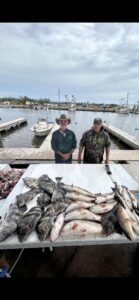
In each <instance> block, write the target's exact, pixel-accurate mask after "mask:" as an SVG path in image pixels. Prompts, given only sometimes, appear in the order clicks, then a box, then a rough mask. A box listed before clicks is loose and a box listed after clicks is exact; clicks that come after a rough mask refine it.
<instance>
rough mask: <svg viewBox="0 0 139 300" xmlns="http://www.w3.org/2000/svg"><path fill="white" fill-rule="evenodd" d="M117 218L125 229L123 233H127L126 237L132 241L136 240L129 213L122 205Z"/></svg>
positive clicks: (119, 207)
mask: <svg viewBox="0 0 139 300" xmlns="http://www.w3.org/2000/svg"><path fill="white" fill-rule="evenodd" d="M117 217H118V221H119V224H120V226H121V228H122V229H123V231H124V232H125V234H126V236H127V237H128V238H129V239H130V240H134V233H133V229H132V222H131V219H130V218H129V216H128V214H127V211H126V210H125V209H124V208H123V207H122V206H121V205H118V208H117Z"/></svg>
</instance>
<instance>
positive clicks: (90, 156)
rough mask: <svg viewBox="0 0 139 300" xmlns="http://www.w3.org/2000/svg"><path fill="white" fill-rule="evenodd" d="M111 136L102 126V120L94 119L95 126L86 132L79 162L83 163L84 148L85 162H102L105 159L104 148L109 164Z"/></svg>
mask: <svg viewBox="0 0 139 300" xmlns="http://www.w3.org/2000/svg"><path fill="white" fill-rule="evenodd" d="M110 146H111V142H110V137H109V134H108V132H107V131H106V130H104V128H103V127H102V120H101V119H99V118H97V119H94V123H93V127H92V128H91V129H90V130H88V131H86V132H84V134H83V136H82V138H81V140H80V147H79V154H78V163H81V154H82V151H83V148H84V157H83V163H87V164H93V163H96V164H101V163H102V161H103V154H104V149H105V150H106V164H109V154H110Z"/></svg>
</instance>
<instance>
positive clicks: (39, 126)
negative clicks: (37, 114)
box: [30, 119, 54, 136]
mask: <svg viewBox="0 0 139 300" xmlns="http://www.w3.org/2000/svg"><path fill="white" fill-rule="evenodd" d="M53 126H54V123H53V122H47V120H45V119H40V120H39V121H38V122H37V123H36V124H35V125H33V126H32V127H31V128H30V129H31V130H32V131H33V132H34V133H35V135H36V136H46V135H47V134H48V133H49V132H50V130H51V129H52V128H53Z"/></svg>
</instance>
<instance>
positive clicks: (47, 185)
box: [38, 175, 56, 196]
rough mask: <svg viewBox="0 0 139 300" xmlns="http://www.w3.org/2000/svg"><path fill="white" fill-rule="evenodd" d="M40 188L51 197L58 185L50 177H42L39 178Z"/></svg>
mask: <svg viewBox="0 0 139 300" xmlns="http://www.w3.org/2000/svg"><path fill="white" fill-rule="evenodd" d="M38 185H39V188H41V189H42V190H44V191H46V192H47V193H48V194H49V195H50V196H51V195H52V194H53V191H54V188H55V185H56V183H55V182H54V181H53V180H52V179H50V178H49V177H48V175H42V176H40V177H39V178H38Z"/></svg>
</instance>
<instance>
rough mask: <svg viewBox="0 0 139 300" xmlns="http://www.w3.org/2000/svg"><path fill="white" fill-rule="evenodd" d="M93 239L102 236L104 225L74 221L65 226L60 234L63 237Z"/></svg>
mask: <svg viewBox="0 0 139 300" xmlns="http://www.w3.org/2000/svg"><path fill="white" fill-rule="evenodd" d="M88 235H90V236H91V237H93V236H95V237H96V235H97V236H99V235H100V236H102V225H101V224H99V223H95V222H91V221H83V220H74V221H71V222H68V223H67V224H65V225H64V226H63V228H62V230H61V232H60V236H61V237H67V238H68V237H69V238H70V237H77V238H78V237H79V238H81V237H86V236H88Z"/></svg>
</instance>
